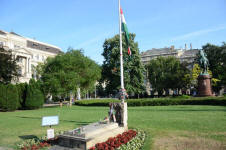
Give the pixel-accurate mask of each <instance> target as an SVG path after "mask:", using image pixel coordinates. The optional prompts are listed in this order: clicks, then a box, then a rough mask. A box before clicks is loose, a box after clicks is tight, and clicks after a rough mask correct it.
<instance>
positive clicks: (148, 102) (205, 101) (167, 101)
mask: <svg viewBox="0 0 226 150" xmlns="http://www.w3.org/2000/svg"><path fill="white" fill-rule="evenodd" d="M109 102H120V101H119V100H114V99H105V100H95V99H93V100H81V101H76V102H75V105H80V106H108V104H109ZM127 104H128V106H168V105H219V106H226V97H195V98H192V97H191V98H184V99H180V98H153V99H129V100H127Z"/></svg>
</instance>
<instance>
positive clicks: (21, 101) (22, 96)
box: [16, 83, 28, 109]
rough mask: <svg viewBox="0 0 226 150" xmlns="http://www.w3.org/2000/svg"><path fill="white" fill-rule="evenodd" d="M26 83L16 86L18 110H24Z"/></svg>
mask: <svg viewBox="0 0 226 150" xmlns="http://www.w3.org/2000/svg"><path fill="white" fill-rule="evenodd" d="M27 86H28V85H27V83H20V84H16V87H17V91H18V95H19V109H24V108H25V100H26V92H27Z"/></svg>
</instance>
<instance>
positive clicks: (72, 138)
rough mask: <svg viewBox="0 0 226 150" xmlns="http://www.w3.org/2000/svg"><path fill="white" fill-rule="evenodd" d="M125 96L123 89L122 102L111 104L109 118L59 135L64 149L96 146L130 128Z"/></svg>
mask: <svg viewBox="0 0 226 150" xmlns="http://www.w3.org/2000/svg"><path fill="white" fill-rule="evenodd" d="M125 96H126V92H125V91H123V90H121V94H120V99H121V98H122V99H121V102H120V103H110V104H109V106H110V110H109V118H108V119H104V120H103V121H99V122H95V123H91V124H89V125H86V126H82V127H80V128H76V129H73V130H70V131H66V132H64V133H63V134H61V135H59V139H58V141H59V145H60V146H62V147H64V149H74V150H87V149H89V148H90V147H92V146H95V144H96V143H101V142H104V141H106V140H107V139H108V138H110V137H115V136H117V135H118V134H122V133H123V132H125V131H126V130H128V127H127V119H128V117H127V103H126V102H124V99H125ZM106 118H107V117H106ZM66 147H67V148H66ZM56 149H57V148H56Z"/></svg>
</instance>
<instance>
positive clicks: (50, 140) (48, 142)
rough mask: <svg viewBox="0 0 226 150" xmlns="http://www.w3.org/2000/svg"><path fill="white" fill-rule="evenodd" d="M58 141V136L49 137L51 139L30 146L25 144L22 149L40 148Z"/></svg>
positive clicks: (34, 149)
mask: <svg viewBox="0 0 226 150" xmlns="http://www.w3.org/2000/svg"><path fill="white" fill-rule="evenodd" d="M56 142H57V138H54V139H49V140H46V141H42V142H40V143H39V144H38V145H36V144H33V145H30V146H24V147H23V148H21V150H38V149H40V148H44V147H49V146H51V144H52V143H56Z"/></svg>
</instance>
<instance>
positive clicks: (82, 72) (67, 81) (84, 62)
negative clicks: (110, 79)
mask: <svg viewBox="0 0 226 150" xmlns="http://www.w3.org/2000/svg"><path fill="white" fill-rule="evenodd" d="M41 68H42V69H43V71H40V72H41V73H42V75H41V81H42V82H43V85H44V88H45V90H44V91H45V93H46V94H48V93H51V94H52V95H53V96H62V97H66V96H68V94H69V93H70V92H75V91H76V90H77V88H81V89H84V90H88V89H90V88H92V87H94V84H95V82H96V81H97V80H98V79H99V78H100V75H101V74H100V73H101V70H100V67H99V65H98V64H96V63H95V62H94V61H93V60H91V59H90V58H88V57H86V56H84V55H83V54H82V52H81V51H80V50H73V49H69V51H68V52H67V53H62V54H59V55H57V56H56V57H54V58H48V59H47V61H46V62H45V64H44V66H43V67H41Z"/></svg>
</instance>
